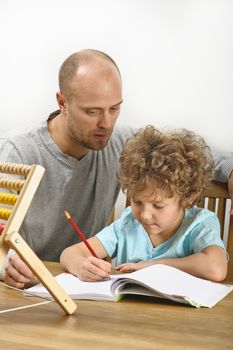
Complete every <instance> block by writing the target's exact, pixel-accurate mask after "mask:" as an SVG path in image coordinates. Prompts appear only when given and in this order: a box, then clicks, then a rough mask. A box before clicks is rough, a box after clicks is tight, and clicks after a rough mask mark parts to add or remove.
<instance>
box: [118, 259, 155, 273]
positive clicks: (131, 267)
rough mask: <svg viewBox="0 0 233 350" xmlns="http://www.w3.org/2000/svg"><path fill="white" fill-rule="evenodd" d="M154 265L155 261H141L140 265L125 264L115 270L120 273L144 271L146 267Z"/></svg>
mask: <svg viewBox="0 0 233 350" xmlns="http://www.w3.org/2000/svg"><path fill="white" fill-rule="evenodd" d="M152 264H154V261H153V262H151V261H140V262H138V263H125V264H121V265H119V266H116V267H115V269H116V270H117V271H119V272H133V271H137V270H140V269H143V268H144V267H146V266H149V265H152Z"/></svg>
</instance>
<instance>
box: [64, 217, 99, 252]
mask: <svg viewBox="0 0 233 350" xmlns="http://www.w3.org/2000/svg"><path fill="white" fill-rule="evenodd" d="M64 214H65V216H66V218H67V219H68V220H69V222H70V223H71V225H72V226H73V228H74V229H75V231H76V232H77V234H78V235H79V237H80V238H81V240H82V241H83V243H85V244H86V246H87V248H88V249H89V251H90V252H91V254H92V255H93V256H94V257H96V258H98V256H97V255H96V253H95V252H94V250H93V249H92V247H91V246H90V244H89V243H88V242H87V239H86V237H85V236H84V234H83V233H82V231H81V230H80V228H79V227H78V226H77V224H76V223H75V221H74V219H73V218H72V217H71V216H70V214H69V213H68V211H67V210H64Z"/></svg>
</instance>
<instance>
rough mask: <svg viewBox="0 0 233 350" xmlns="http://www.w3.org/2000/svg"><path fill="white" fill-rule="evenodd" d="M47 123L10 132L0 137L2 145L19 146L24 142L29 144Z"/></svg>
mask: <svg viewBox="0 0 233 350" xmlns="http://www.w3.org/2000/svg"><path fill="white" fill-rule="evenodd" d="M45 125H46V124H45V121H43V122H40V123H37V124H36V123H34V124H33V125H30V126H25V127H21V128H17V129H13V130H9V131H6V132H4V133H3V134H1V135H0V143H1V144H3V143H11V144H19V143H21V142H23V141H25V142H28V141H29V140H30V138H31V137H33V136H34V135H37V134H38V132H39V130H41V128H42V127H43V126H45Z"/></svg>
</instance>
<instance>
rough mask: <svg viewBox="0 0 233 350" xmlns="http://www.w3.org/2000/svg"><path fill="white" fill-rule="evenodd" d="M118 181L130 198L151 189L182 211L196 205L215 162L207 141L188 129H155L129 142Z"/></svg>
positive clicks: (121, 161) (123, 156)
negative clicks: (174, 201)
mask: <svg viewBox="0 0 233 350" xmlns="http://www.w3.org/2000/svg"><path fill="white" fill-rule="evenodd" d="M120 165H121V166H120V170H119V172H118V179H119V181H120V185H121V187H122V189H123V191H124V192H125V191H127V193H128V195H129V196H130V197H131V196H133V195H134V194H135V193H136V192H141V191H143V190H144V189H145V187H146V186H147V185H152V186H153V189H154V193H155V194H156V191H157V190H163V191H165V192H166V194H167V195H168V197H172V196H173V195H175V194H177V195H178V196H179V197H180V204H181V206H182V207H184V208H187V207H191V206H193V205H194V204H195V202H197V200H198V198H199V197H200V196H201V195H202V193H203V191H204V189H205V188H206V187H207V185H208V183H209V181H210V180H211V178H212V170H213V160H212V156H211V152H210V149H209V147H208V145H207V144H206V143H205V141H204V139H203V138H202V137H201V136H199V135H197V134H195V133H193V132H191V131H189V130H186V129H181V130H171V131H167V132H161V131H159V130H157V129H155V128H154V127H153V126H152V125H148V126H147V127H146V128H145V129H143V130H142V131H140V132H138V133H137V134H136V135H135V136H134V137H132V138H130V139H129V140H128V141H127V143H126V146H125V148H124V150H123V152H122V154H121V157H120Z"/></svg>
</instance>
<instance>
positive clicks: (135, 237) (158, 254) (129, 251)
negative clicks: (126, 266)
mask: <svg viewBox="0 0 233 350" xmlns="http://www.w3.org/2000/svg"><path fill="white" fill-rule="evenodd" d="M96 237H98V239H99V240H100V242H101V243H102V245H103V246H104V248H105V250H106V251H107V253H108V255H109V256H110V257H111V258H116V264H117V265H120V264H123V263H125V262H135V263H136V262H139V261H142V260H151V259H164V258H165V259H166V258H182V257H185V256H189V255H191V254H194V253H197V252H200V251H202V250H203V249H204V248H206V247H207V246H209V245H217V246H220V247H222V248H224V244H223V241H222V240H221V238H220V225H219V221H218V218H217V216H216V214H215V213H213V212H211V211H209V210H207V209H202V208H197V207H194V208H191V209H186V210H185V216H184V220H183V222H182V223H181V225H180V227H179V229H178V230H177V232H176V233H175V235H174V236H172V237H171V238H170V239H168V240H167V241H165V242H163V243H161V244H159V245H158V246H156V247H153V245H152V242H151V240H150V238H149V236H148V234H147V232H146V231H145V230H144V228H143V226H142V225H141V224H139V222H138V221H137V220H136V219H135V218H134V217H133V216H132V212H131V207H128V208H126V209H125V210H124V212H123V213H122V215H121V217H120V218H119V219H118V220H116V221H115V222H114V223H113V224H111V225H110V226H108V227H106V228H104V229H103V230H102V231H100V232H99V233H97V235H96Z"/></svg>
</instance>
